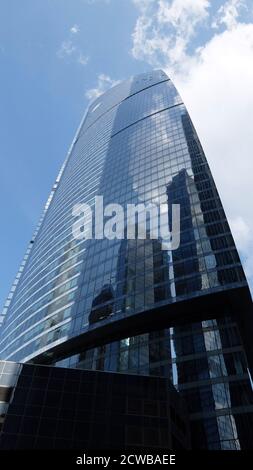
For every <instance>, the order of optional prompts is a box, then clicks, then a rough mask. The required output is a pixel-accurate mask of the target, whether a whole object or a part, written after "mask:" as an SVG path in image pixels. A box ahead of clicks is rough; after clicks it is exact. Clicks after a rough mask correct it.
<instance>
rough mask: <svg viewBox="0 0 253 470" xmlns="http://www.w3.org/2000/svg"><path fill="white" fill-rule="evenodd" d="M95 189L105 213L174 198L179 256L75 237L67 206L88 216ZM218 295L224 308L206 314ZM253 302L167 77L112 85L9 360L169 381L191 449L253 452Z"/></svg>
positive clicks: (22, 296)
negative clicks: (252, 371) (252, 323)
mask: <svg viewBox="0 0 253 470" xmlns="http://www.w3.org/2000/svg"><path fill="white" fill-rule="evenodd" d="M101 195H102V196H103V198H104V206H105V205H107V204H110V203H117V204H121V205H122V206H123V207H126V204H128V203H132V204H138V203H145V204H148V203H150V202H151V203H155V204H162V203H163V204H168V207H169V209H170V208H171V207H172V204H180V207H181V220H180V223H181V227H180V229H181V230H180V231H181V233H180V234H181V242H180V246H179V248H178V249H177V250H175V251H170V250H164V249H163V248H164V247H163V246H162V242H161V240H159V239H157V240H154V239H151V238H148V239H146V240H140V239H135V240H133V239H132V240H127V239H126V238H124V239H121V240H119V239H113V240H108V239H106V238H101V239H90V240H76V239H74V238H73V234H72V225H73V221H74V219H73V215H72V208H73V206H74V205H75V204H77V203H88V204H89V205H90V206H91V207H93V208H94V206H95V197H96V196H101ZM170 213H171V211H169V214H170ZM171 222H172V221H171V218H170V216H169V218H168V221H167V224H168V225H169V226H171ZM217 296H218V297H217ZM219 296H220V297H219ZM229 296H231V298H233V299H234V298H235V299H237V301H238V304H239V311H237V312H235V308H234V306H233V305H232V304H233V302H231V301H229V300H228V299H229ZM214 298H215V299H216V298H218V299H222V301H221V302H220V304H219V302H218V304H217V303H216V304H215V305H216V307H215V308H214V309H213V311H211V314H210V305H212V300H210V299H214ZM240 299H244V300H243V302H242V301H240ZM245 299H246V300H245ZM240 302H241V304H240ZM245 302H246V303H245ZM217 305H218V309H217ZM235 305H236V303H235ZM251 305H252V301H251V297H250V293H249V290H248V286H247V281H246V279H245V275H244V272H243V269H242V266H241V263H240V259H239V256H238V253H237V250H236V247H235V244H234V241H233V238H232V235H231V232H230V229H229V226H228V223H227V219H226V216H225V213H224V210H223V207H222V204H221V201H220V198H219V195H218V192H217V189H216V187H215V184H214V181H213V178H212V175H211V172H210V169H209V166H208V163H207V160H206V158H205V155H204V152H203V149H202V147H201V144H200V142H199V139H198V136H197V134H196V131H195V129H194V127H193V124H192V122H191V119H190V117H189V114H188V112H187V110H186V108H185V105H184V104H183V102H182V100H181V97H180V96H179V94H178V92H177V90H176V88H175V87H174V85H173V84H172V82H171V80H170V79H169V78H168V77H167V75H166V74H165V73H164V72H162V71H160V70H157V71H153V72H151V73H148V74H142V75H139V76H137V77H134V78H131V79H129V80H126V81H124V82H122V83H121V84H119V85H117V86H116V87H114V88H112V89H111V90H109V91H108V92H106V93H105V94H104V95H102V96H101V97H99V98H98V99H97V100H96V101H95V102H94V103H93V104H92V105H91V106H90V108H89V110H88V112H87V113H86V116H85V118H84V120H83V121H82V123H81V126H80V128H79V131H78V133H77V135H76V137H75V139H74V142H73V144H72V146H71V150H70V152H69V155H68V157H67V161H66V163H65V165H64V168H63V171H62V172H61V175H60V178H58V180H57V184H56V185H55V187H54V192H53V195H52V198H51V200H50V203H49V204H48V206H47V209H46V211H45V214H44V217H43V221H42V223H41V225H40V227H39V230H38V233H37V234H36V237H35V238H34V240H33V245H32V248H31V250H30V253H29V256H28V259H27V260H26V264H25V267H24V269H23V271H22V274H21V276H20V278H19V280H18V283H17V286H16V288H15V292H14V293H13V296H12V299H11V301H10V304H9V305H7V308H6V311H5V315H4V320H3V324H2V327H1V329H0V357H1V359H5V360H11V361H22V362H28V361H33V362H36V361H39V362H42V363H43V362H45V363H52V364H57V365H63V366H67V367H83V368H92V369H98V370H109V371H119V372H135V373H138V374H152V375H160V376H166V377H170V379H171V381H172V382H173V383H174V385H175V386H176V387H177V388H178V390H179V391H180V392H181V393H182V395H183V396H184V397H185V398H186V400H187V403H188V406H189V411H190V419H191V427H192V435H193V446H195V447H197V448H198V447H199V448H209V449H219V448H222V449H240V448H247V447H249V446H250V442H252V439H253V436H252V431H250V427H251V429H252V428H253V426H252V425H253V414H252V413H253V399H252V388H251V381H250V376H249V370H248V364H247V359H246V354H245V347H244V341H243V340H242V335H241V328H240V325H239V323H240V322H239V318H240V317H242V316H243V310H244V309H245V308H246V309H249V308H251ZM211 310H212V309H211ZM207 311H208V313H207ZM171 312H174V313H173V318H172V316H171ZM182 312H183V313H182ZM145 315H146V318H147V319H149V323H148V325H152V326H150V328H149V327H148V326H147V323H145ZM161 318H162V319H163V320H162V324H161V323H160V319H161ZM135 321H136V325H137V323H138V328H136V331H134V322H135ZM130 324H131V331H130V330H129V331H128V325H130ZM118 325H119V327H120V328H122V329H121V330H120V331H121V333H118V338H117V340H115V338H116V336H117V334H116V333H117V328H118ZM122 325H123V326H122ZM103 328H107V330H105V331H106V332H107V333H106V337H105V336H104V337H103V331H104V330H103ZM112 331H114V333H113V334H114V336H110V332H112ZM118 331H119V330H118ZM94 332H95V335H94V336H93V338H97V339H96V340H95V344H96V347H93V348H92V349H91V347H90V346H91V343H89V347H88V343H86V338H88V337H89V334H91V333H94ZM115 335H116V336H115ZM119 336H120V338H119ZM79 338H80V340H78V339H79ZM98 338H100V340H98ZM96 341H97V343H96ZM99 341H100V343H101V344H99Z"/></svg>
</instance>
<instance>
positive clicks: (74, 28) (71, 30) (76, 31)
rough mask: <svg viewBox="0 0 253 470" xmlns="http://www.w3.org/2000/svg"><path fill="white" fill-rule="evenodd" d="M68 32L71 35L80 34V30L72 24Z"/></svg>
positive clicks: (76, 25)
mask: <svg viewBox="0 0 253 470" xmlns="http://www.w3.org/2000/svg"><path fill="white" fill-rule="evenodd" d="M70 32H71V33H72V34H78V33H79V32H80V28H79V26H78V24H74V25H73V26H72V27H71V28H70Z"/></svg>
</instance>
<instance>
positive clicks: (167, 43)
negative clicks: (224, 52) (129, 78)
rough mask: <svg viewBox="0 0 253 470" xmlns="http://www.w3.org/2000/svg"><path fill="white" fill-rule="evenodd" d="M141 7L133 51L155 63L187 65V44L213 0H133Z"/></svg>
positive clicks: (156, 64)
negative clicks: (169, 0) (210, 0)
mask: <svg viewBox="0 0 253 470" xmlns="http://www.w3.org/2000/svg"><path fill="white" fill-rule="evenodd" d="M133 2H134V4H135V5H136V6H137V7H138V8H139V9H140V16H139V17H138V19H137V22H136V25H135V29H134V32H133V34H132V39H133V47H132V51H131V52H132V55H133V56H134V57H135V58H136V59H141V60H146V61H148V62H149V63H150V64H152V65H153V66H165V65H166V64H167V62H168V60H169V61H170V62H171V63H172V64H173V65H174V67H177V65H178V64H179V63H181V64H182V63H183V64H184V67H187V64H188V62H189V59H190V57H189V56H188V55H187V48H188V45H189V42H190V40H191V39H192V38H193V36H194V35H195V32H196V28H197V26H198V25H201V24H203V22H204V21H205V20H207V18H208V16H209V12H208V10H209V7H210V2H209V0H172V1H171V2H168V1H167V0H159V1H156V0H155V1H154V0H150V1H147V0H133Z"/></svg>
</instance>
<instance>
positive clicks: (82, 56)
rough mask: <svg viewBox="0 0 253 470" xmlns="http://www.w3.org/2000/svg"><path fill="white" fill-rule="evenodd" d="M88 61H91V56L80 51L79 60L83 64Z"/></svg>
mask: <svg viewBox="0 0 253 470" xmlns="http://www.w3.org/2000/svg"><path fill="white" fill-rule="evenodd" d="M88 61H89V57H88V56H87V55H84V54H83V53H82V52H80V53H79V56H78V59H77V62H78V63H79V64H81V65H86V64H87V63H88Z"/></svg>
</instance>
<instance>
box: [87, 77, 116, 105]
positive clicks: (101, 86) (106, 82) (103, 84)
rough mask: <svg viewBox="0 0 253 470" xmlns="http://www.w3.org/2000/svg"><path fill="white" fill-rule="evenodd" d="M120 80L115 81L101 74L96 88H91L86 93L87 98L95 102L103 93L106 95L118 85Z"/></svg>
mask: <svg viewBox="0 0 253 470" xmlns="http://www.w3.org/2000/svg"><path fill="white" fill-rule="evenodd" d="M119 82H120V80H113V79H112V78H111V77H109V75H105V74H104V73H101V74H100V75H98V79H97V84H96V86H95V87H94V88H90V89H89V90H87V91H86V93H85V96H86V98H88V100H95V99H96V98H98V97H99V96H100V95H102V93H104V92H105V91H106V90H108V89H109V88H111V87H113V86H115V85H117V84H118V83H119Z"/></svg>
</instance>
